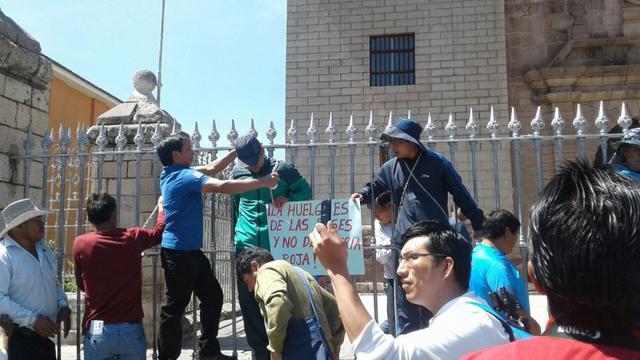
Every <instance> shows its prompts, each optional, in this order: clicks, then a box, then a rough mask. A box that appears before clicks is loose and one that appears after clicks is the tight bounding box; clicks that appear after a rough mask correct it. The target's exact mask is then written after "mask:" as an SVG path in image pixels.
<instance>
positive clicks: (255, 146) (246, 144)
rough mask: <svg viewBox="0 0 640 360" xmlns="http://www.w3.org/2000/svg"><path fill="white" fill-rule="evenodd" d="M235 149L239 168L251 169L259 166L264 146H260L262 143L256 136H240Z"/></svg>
mask: <svg viewBox="0 0 640 360" xmlns="http://www.w3.org/2000/svg"><path fill="white" fill-rule="evenodd" d="M235 148H236V156H237V157H238V166H240V167H243V168H249V167H252V166H256V164H258V161H259V160H260V149H261V148H262V144H260V141H258V139H257V138H256V137H255V136H253V135H251V134H246V135H242V136H240V137H239V138H238V139H237V140H236V145H235Z"/></svg>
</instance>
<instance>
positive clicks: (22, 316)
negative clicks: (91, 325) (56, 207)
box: [0, 199, 71, 360]
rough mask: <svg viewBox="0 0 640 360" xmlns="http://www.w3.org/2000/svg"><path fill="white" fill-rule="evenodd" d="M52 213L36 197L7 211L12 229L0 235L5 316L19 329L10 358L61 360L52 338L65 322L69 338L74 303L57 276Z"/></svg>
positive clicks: (0, 304)
mask: <svg viewBox="0 0 640 360" xmlns="http://www.w3.org/2000/svg"><path fill="white" fill-rule="evenodd" d="M49 214H51V211H47V210H42V209H39V208H38V207H36V206H35V205H34V204H33V202H32V201H31V200H30V199H22V200H18V201H15V202H13V203H11V204H9V205H7V207H6V208H5V209H4V210H3V211H2V218H3V220H4V223H5V224H6V226H5V228H4V229H3V230H2V232H0V239H3V241H2V242H1V243H0V314H7V315H9V316H10V317H11V319H13V322H14V323H15V324H16V325H17V327H16V329H15V330H14V331H13V334H12V335H11V338H10V340H9V358H10V359H18V360H20V359H25V360H26V359H47V360H48V359H55V358H56V349H55V345H54V343H53V341H51V339H50V338H52V337H53V336H54V335H55V334H56V332H57V331H58V329H59V326H60V323H61V322H64V336H65V337H66V336H67V335H68V334H69V329H70V327H69V325H70V315H71V310H70V309H69V302H68V301H67V296H66V295H65V293H64V290H63V288H62V285H61V284H60V281H58V279H57V277H56V270H57V263H56V257H55V256H54V254H53V252H52V251H51V249H50V248H49V247H48V246H47V244H46V243H45V241H44V240H43V236H44V226H45V221H44V218H45V216H46V215H49Z"/></svg>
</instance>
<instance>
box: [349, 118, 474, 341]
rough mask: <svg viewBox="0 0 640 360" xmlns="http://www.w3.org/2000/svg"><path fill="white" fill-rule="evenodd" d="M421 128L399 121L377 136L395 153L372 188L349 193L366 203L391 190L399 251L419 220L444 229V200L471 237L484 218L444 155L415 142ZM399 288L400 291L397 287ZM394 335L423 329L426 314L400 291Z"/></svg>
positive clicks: (406, 120)
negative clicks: (465, 221) (466, 222)
mask: <svg viewBox="0 0 640 360" xmlns="http://www.w3.org/2000/svg"><path fill="white" fill-rule="evenodd" d="M421 133H422V127H421V126H420V125H419V124H418V123H416V122H415V121H412V120H408V119H400V120H398V121H397V123H396V125H395V126H394V127H392V128H390V129H388V130H387V131H385V132H384V133H383V134H381V135H380V138H381V139H382V140H385V141H387V142H388V143H389V145H390V146H391V150H392V151H393V152H394V154H395V155H396V156H395V157H393V158H391V159H390V160H388V161H387V162H385V163H384V164H382V166H381V167H380V171H379V172H378V174H377V175H376V176H375V178H374V181H373V184H367V185H366V186H365V187H364V188H362V190H360V192H358V193H355V194H353V195H351V198H352V199H353V200H360V201H361V202H362V203H364V204H369V203H371V200H372V199H374V198H375V197H376V196H378V194H382V193H383V192H385V191H391V204H392V208H393V211H394V213H395V228H394V231H393V236H392V243H393V244H395V245H396V246H397V248H398V249H400V248H402V245H403V244H401V241H400V239H401V238H402V235H403V234H404V233H405V232H406V231H407V229H409V227H411V225H413V224H414V223H417V222H419V221H422V220H436V221H439V222H441V223H442V224H443V225H449V214H448V212H447V209H448V206H447V196H448V194H451V195H453V200H454V202H455V205H456V206H457V207H459V208H460V209H461V210H462V213H463V214H464V215H465V216H466V217H467V218H468V219H469V220H471V224H472V225H473V229H474V235H476V233H477V232H479V231H480V230H481V229H482V222H483V221H484V215H483V212H482V210H480V209H479V208H478V205H477V204H476V202H475V200H473V198H472V197H471V195H470V194H469V191H467V188H466V187H465V186H464V185H463V184H462V180H461V179H460V175H458V172H457V171H456V170H455V169H454V168H453V165H451V163H450V162H449V160H447V159H446V158H445V157H444V156H443V155H441V154H439V153H437V152H435V151H430V150H428V149H427V148H426V147H425V146H424V145H423V144H422V143H421V142H420V134H421ZM398 289H399V288H398ZM396 293H397V295H396V297H397V307H398V324H397V327H398V328H397V334H403V333H407V332H410V331H413V330H417V329H419V328H422V327H425V326H426V325H427V320H428V319H429V318H430V317H431V314H430V313H429V312H428V310H426V309H424V308H421V307H419V306H417V305H414V304H411V303H409V302H407V301H406V299H405V294H404V291H402V289H399V290H398V291H397V292H396Z"/></svg>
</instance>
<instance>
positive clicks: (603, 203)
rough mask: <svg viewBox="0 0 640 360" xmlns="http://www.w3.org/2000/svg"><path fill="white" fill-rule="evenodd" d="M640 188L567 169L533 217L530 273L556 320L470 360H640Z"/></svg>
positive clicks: (619, 178)
mask: <svg viewBox="0 0 640 360" xmlns="http://www.w3.org/2000/svg"><path fill="white" fill-rule="evenodd" d="M638 224H640V186H638V183H637V182H636V181H635V180H633V179H631V178H628V177H626V176H624V175H620V174H618V173H616V171H615V170H613V169H612V168H603V169H597V168H596V169H594V168H591V167H590V166H589V165H588V164H587V163H586V162H579V163H568V164H567V165H566V166H565V167H564V168H563V169H562V170H560V171H559V172H558V174H557V175H556V176H555V177H554V178H553V179H551V181H550V182H549V183H548V184H547V186H546V187H545V188H544V190H543V191H542V193H541V194H540V195H539V200H538V202H537V203H536V204H535V205H534V206H533V208H532V212H531V223H530V227H529V234H530V235H529V236H530V241H531V248H532V254H531V263H530V264H529V265H530V271H529V272H530V275H531V278H532V279H533V280H534V282H535V283H536V285H537V287H538V288H539V289H541V290H542V291H543V292H544V293H546V294H547V299H548V302H549V310H550V313H551V316H552V317H553V318H555V322H554V323H553V324H552V325H551V326H549V328H548V329H546V331H545V332H544V333H543V336H537V337H534V338H531V339H527V340H522V341H516V342H513V343H510V344H507V345H502V346H497V347H494V348H491V349H487V350H484V351H480V352H477V353H474V354H471V355H467V357H464V359H474V360H478V359H482V360H484V359H487V360H488V359H516V358H517V359H533V358H537V359H593V360H602V359H640V337H638V335H639V330H640V321H638V319H639V318H640V261H638V257H639V256H640V229H639V228H638Z"/></svg>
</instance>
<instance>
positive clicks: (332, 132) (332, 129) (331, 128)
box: [324, 112, 338, 143]
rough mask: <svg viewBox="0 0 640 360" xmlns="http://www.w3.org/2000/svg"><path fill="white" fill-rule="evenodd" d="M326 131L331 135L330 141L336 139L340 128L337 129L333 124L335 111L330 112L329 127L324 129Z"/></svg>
mask: <svg viewBox="0 0 640 360" xmlns="http://www.w3.org/2000/svg"><path fill="white" fill-rule="evenodd" d="M324 133H325V134H327V135H328V136H329V142H330V143H333V142H334V140H335V137H336V134H337V133H338V130H336V127H335V125H333V112H329V125H327V128H326V129H325V130H324Z"/></svg>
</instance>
